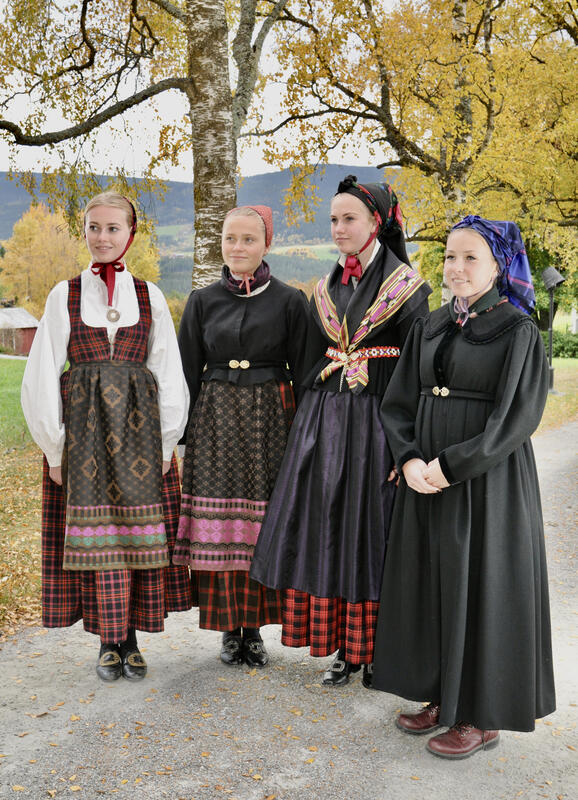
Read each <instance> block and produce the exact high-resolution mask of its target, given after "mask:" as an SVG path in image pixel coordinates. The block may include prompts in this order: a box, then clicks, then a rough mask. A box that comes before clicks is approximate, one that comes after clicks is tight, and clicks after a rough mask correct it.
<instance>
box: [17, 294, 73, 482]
mask: <svg viewBox="0 0 578 800" xmlns="http://www.w3.org/2000/svg"><path fill="white" fill-rule="evenodd" d="M67 301H68V283H67V282H66V281H62V282H61V283H58V284H57V285H56V286H55V287H54V289H52V291H51V292H50V294H49V295H48V297H47V298H46V307H45V309H44V314H43V316H42V319H41V320H40V324H39V325H38V329H37V331H36V335H35V336H34V341H33V342H32V347H31V349H30V355H29V356H28V361H27V362H26V367H25V369H24V377H23V378H22V387H21V392H20V400H21V403H22V410H23V412H24V418H25V419H26V423H27V425H28V428H29V430H30V434H31V436H32V438H33V439H34V441H35V442H36V444H37V445H38V447H40V449H41V450H42V452H43V453H44V455H45V456H46V459H47V461H48V464H49V466H51V467H58V466H60V464H61V461H62V451H63V449H64V439H65V431H64V421H63V419H62V398H61V395H60V376H61V374H62V372H63V370H64V366H65V364H66V358H67V352H68V340H69V338H70V319H69V317H68V307H67Z"/></svg>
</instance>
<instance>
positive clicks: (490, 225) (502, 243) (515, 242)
mask: <svg viewBox="0 0 578 800" xmlns="http://www.w3.org/2000/svg"><path fill="white" fill-rule="evenodd" d="M458 228H471V229H472V230H474V231H476V232H477V233H479V234H480V236H483V237H484V239H485V240H486V242H487V243H488V246H489V248H490V250H491V251H492V254H493V256H494V258H495V259H496V261H497V262H498V267H499V273H498V281H497V287H498V291H499V293H500V294H501V295H502V296H505V297H507V298H508V300H509V301H510V303H512V304H513V305H515V306H517V307H518V308H520V309H521V310H522V311H525V312H526V314H531V313H532V311H533V310H534V306H535V305H536V298H535V295H534V285H533V283H532V273H531V272H530V264H529V262H528V256H527V255H526V248H525V247H524V242H523V241H522V235H521V234H520V229H519V228H518V226H517V225H516V223H515V222H506V221H501V220H491V219H484V218H483V217H478V216H476V215H469V216H467V217H464V218H463V219H462V220H460V222H458V223H457V225H454V227H453V228H452V231H455V230H457V229H458Z"/></svg>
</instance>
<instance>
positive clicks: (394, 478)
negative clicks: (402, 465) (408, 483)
mask: <svg viewBox="0 0 578 800" xmlns="http://www.w3.org/2000/svg"><path fill="white" fill-rule="evenodd" d="M391 481H395V485H396V486H397V485H398V484H399V473H398V471H397V470H396V468H395V467H394V468H393V469H392V470H391V472H390V473H389V475H388V476H387V482H388V483H391Z"/></svg>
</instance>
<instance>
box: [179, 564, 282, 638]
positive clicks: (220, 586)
mask: <svg viewBox="0 0 578 800" xmlns="http://www.w3.org/2000/svg"><path fill="white" fill-rule="evenodd" d="M191 583H192V586H193V605H194V606H198V607H199V627H201V628H204V629H206V630H213V631H232V630H235V628H239V627H246V628H260V627H261V626H262V625H274V624H278V623H280V622H281V592H279V591H277V590H276V589H268V588H267V587H266V586H262V585H261V584H260V583H257V581H254V580H253V579H252V578H250V577H249V573H248V572H247V571H246V570H227V571H226V572H206V571H204V570H195V571H193V572H191Z"/></svg>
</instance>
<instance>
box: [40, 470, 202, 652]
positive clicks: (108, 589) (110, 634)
mask: <svg viewBox="0 0 578 800" xmlns="http://www.w3.org/2000/svg"><path fill="white" fill-rule="evenodd" d="M179 502H180V488H179V476H178V470H177V464H176V459H175V458H174V456H173V461H172V464H171V468H170V470H169V472H168V473H167V474H166V475H165V476H164V479H163V491H162V503H163V514H164V522H165V528H166V535H167V544H168V547H169V552H171V553H172V550H173V548H174V543H175V538H176V530H177V524H178V517H179ZM65 523H66V505H65V500H64V492H63V489H62V487H61V486H58V485H57V484H56V483H54V482H53V481H51V480H50V478H49V475H48V464H47V462H46V459H44V473H43V484H42V624H43V625H44V627H46V628H66V627H68V626H70V625H74V623H75V622H78V620H80V619H82V620H83V623H84V628H85V630H87V631H89V632H90V633H94V634H96V635H97V636H100V637H101V639H102V641H103V642H122V641H124V640H125V639H126V638H127V635H128V628H129V627H131V628H138V629H139V630H142V631H147V632H149V633H156V632H159V631H162V630H163V629H164V619H165V617H166V616H168V614H169V613H170V612H173V611H186V610H187V609H189V608H191V607H192V589H191V583H190V579H189V573H188V570H187V568H186V567H179V566H170V567H164V568H155V569H138V570H131V569H126V568H123V569H113V570H105V571H89V572H85V571H82V572H77V571H70V570H63V568H62V561H63V553H64V535H65Z"/></svg>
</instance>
